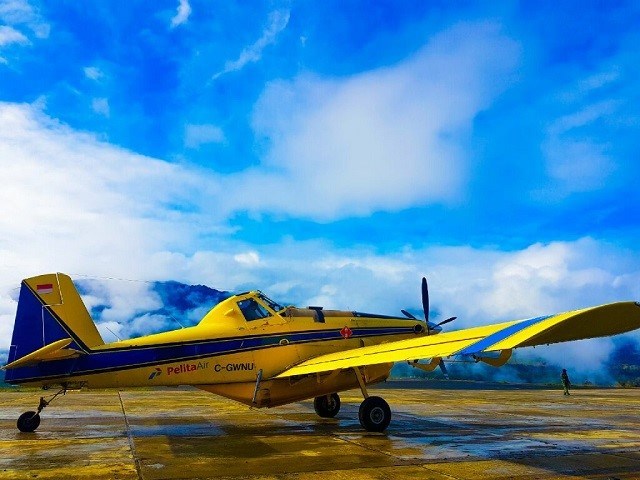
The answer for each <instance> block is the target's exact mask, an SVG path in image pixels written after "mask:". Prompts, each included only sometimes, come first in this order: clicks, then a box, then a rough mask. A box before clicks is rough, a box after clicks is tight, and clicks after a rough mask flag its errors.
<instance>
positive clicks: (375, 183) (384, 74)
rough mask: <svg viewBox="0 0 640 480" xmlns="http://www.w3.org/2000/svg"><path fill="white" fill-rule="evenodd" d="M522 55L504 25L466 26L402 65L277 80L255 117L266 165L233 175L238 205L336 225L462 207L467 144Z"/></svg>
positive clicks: (439, 38)
mask: <svg viewBox="0 0 640 480" xmlns="http://www.w3.org/2000/svg"><path fill="white" fill-rule="evenodd" d="M518 52H519V49H518V46H517V45H516V44H515V43H514V42H513V41H512V40H510V39H509V38H507V37H505V36H504V35H503V34H501V32H500V30H499V28H498V27H497V26H496V25H493V24H464V25H459V26H456V27H454V28H451V29H449V30H447V31H445V32H443V33H442V34H440V35H437V36H435V37H434V38H433V39H432V40H431V41H430V42H429V43H428V44H427V45H426V46H425V47H424V48H423V49H421V50H420V51H419V52H418V53H416V54H415V55H414V56H412V57H410V58H408V59H406V60H405V61H403V62H401V63H399V64H397V65H394V66H391V67H387V68H381V69H378V70H374V71H369V72H365V73H361V74H357V75H354V76H352V77H348V78H344V79H323V78H318V77H316V76H312V75H301V76H300V77H298V78H296V79H294V80H292V81H274V82H272V83H271V84H269V85H268V86H267V88H266V89H265V91H264V92H263V94H262V96H261V98H260V100H259V101H258V104H257V106H256V108H255V112H254V115H253V126H254V129H255V131H256V134H257V135H258V137H259V138H260V139H261V140H263V141H264V142H265V144H266V145H267V147H266V148H267V151H266V153H265V159H264V161H263V162H262V164H261V165H260V166H258V167H256V168H253V169H250V170H247V171H245V172H243V173H242V174H241V175H235V176H233V177H231V178H229V184H231V183H233V184H234V185H238V184H240V185H242V186H243V187H244V188H241V189H240V190H239V191H238V193H235V194H234V190H237V189H236V188H233V189H229V191H230V195H229V196H228V197H227V198H228V201H229V203H230V204H232V205H234V206H235V207H236V208H246V209H248V210H252V211H259V210H267V211H273V212H278V213H287V214H291V215H296V216H308V217H312V218H315V219H320V220H326V219H333V218H335V217H337V216H347V215H366V214H369V213H371V212H372V211H375V210H380V209H382V210H398V209H402V208H406V207H408V206H412V205H416V204H426V203H441V202H451V201H456V200H459V199H460V198H461V197H462V196H463V195H464V193H463V192H464V186H465V182H466V178H467V172H468V158H467V157H466V155H465V151H464V149H463V147H462V145H464V142H465V139H466V138H468V137H467V136H468V134H469V132H470V130H471V128H472V121H473V119H474V117H475V116H476V115H477V114H478V112H480V111H481V110H482V109H484V108H486V107H487V106H489V105H490V103H491V102H492V100H493V99H494V98H495V97H496V95H498V94H499V93H500V92H501V91H502V90H503V88H505V85H506V83H505V82H506V80H507V78H508V77H509V76H510V75H511V74H512V71H513V68H514V67H515V65H516V64H517V62H518V55H519V53H518ZM283 185H286V188H282V186H283ZM243 191H251V192H255V194H252V195H244V194H243V193H242V192H243ZM260 192H268V194H264V195H262V194H260ZM461 192H462V193H461Z"/></svg>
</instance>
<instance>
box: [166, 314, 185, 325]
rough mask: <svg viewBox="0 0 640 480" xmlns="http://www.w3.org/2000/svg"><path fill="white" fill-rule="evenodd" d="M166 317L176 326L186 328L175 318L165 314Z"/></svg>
mask: <svg viewBox="0 0 640 480" xmlns="http://www.w3.org/2000/svg"><path fill="white" fill-rule="evenodd" d="M167 317H169V318H170V319H171V320H173V321H174V322H176V323H177V324H178V325H180V328H186V327H185V326H184V325H183V324H181V323H180V322H179V321H178V319H177V318H175V317H174V316H173V315H169V314H167Z"/></svg>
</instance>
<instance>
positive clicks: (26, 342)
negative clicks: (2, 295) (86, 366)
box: [8, 273, 104, 363]
mask: <svg viewBox="0 0 640 480" xmlns="http://www.w3.org/2000/svg"><path fill="white" fill-rule="evenodd" d="M66 338H71V339H72V340H73V344H72V345H71V348H74V349H77V350H80V351H83V352H87V353H88V352H89V351H90V350H91V349H92V348H93V347H96V346H98V345H103V344H104V341H103V340H102V337H101V336H100V333H99V332H98V329H97V328H96V326H95V323H94V322H93V320H92V319H91V316H90V315H89V312H88V311H87V308H86V307H85V305H84V303H83V301H82V299H81V298H80V295H79V293H78V291H77V290H76V287H75V286H74V284H73V282H72V281H71V278H69V276H67V275H64V274H62V273H50V274H46V275H39V276H37V277H31V278H26V279H24V280H23V281H22V285H21V289H20V297H19V299H18V310H17V312H16V320H15V324H14V327H13V337H12V340H11V347H10V350H9V359H8V360H9V363H11V362H13V361H15V360H17V359H19V358H22V357H24V356H25V355H28V354H30V353H32V352H34V351H36V350H38V349H40V348H42V347H44V346H46V345H49V344H51V343H53V342H56V341H59V340H62V339H66Z"/></svg>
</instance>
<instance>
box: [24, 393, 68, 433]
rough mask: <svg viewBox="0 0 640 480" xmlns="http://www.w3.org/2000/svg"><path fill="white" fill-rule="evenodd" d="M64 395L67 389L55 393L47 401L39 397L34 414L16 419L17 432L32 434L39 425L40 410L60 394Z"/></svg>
mask: <svg viewBox="0 0 640 480" xmlns="http://www.w3.org/2000/svg"><path fill="white" fill-rule="evenodd" d="M65 393H67V389H66V388H62V389H61V390H60V391H59V392H58V393H56V394H55V395H54V396H53V397H51V398H50V399H49V400H45V398H44V397H40V403H39V404H38V411H37V412H34V411H29V412H24V413H23V414H22V415H20V416H19V417H18V422H17V426H18V430H20V431H21V432H25V433H31V432H34V431H35V430H36V428H38V426H39V425H40V412H42V410H44V408H45V407H46V406H48V405H49V404H50V403H51V402H53V400H54V399H55V398H56V397H57V396H58V395H61V394H62V395H64V394H65Z"/></svg>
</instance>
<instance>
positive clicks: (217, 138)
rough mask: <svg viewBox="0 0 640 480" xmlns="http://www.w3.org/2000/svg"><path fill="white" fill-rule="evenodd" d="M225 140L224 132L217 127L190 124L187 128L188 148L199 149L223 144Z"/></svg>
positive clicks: (185, 139) (186, 139)
mask: <svg viewBox="0 0 640 480" xmlns="http://www.w3.org/2000/svg"><path fill="white" fill-rule="evenodd" d="M224 140H225V137H224V132H223V131H222V129H221V128H220V127H216V126H215V125H210V124H202V125H193V124H188V125H186V126H185V132H184V144H185V146H186V147H187V148H199V147H200V146H201V145H205V144H207V143H221V142H224Z"/></svg>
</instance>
